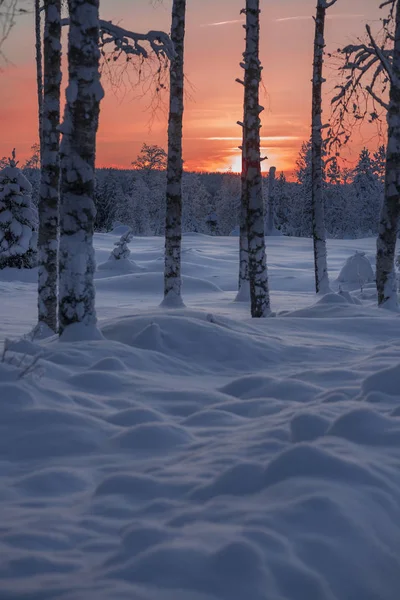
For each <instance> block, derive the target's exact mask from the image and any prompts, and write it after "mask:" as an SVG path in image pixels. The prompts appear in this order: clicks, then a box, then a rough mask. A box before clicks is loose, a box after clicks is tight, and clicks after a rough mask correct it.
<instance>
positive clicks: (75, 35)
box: [59, 0, 104, 335]
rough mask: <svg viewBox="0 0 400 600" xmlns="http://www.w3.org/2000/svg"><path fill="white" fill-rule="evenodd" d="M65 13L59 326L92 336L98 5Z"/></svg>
mask: <svg viewBox="0 0 400 600" xmlns="http://www.w3.org/2000/svg"><path fill="white" fill-rule="evenodd" d="M68 8H69V18H70V26H69V38H68V74H69V82H68V87H67V90H66V106H65V115H64V122H63V124H62V127H61V132H62V134H63V139H62V143H61V177H62V178H61V206H60V262H59V267H60V291H59V322H60V332H61V333H62V332H63V331H64V330H65V329H66V328H67V327H68V326H71V325H73V324H82V325H84V326H87V330H86V332H87V335H90V330H92V331H93V329H94V328H95V325H96V321H97V319H96V311H95V288H94V282H93V275H94V272H95V258H94V250H93V230H94V221H95V213H96V211H95V205H94V182H95V176H94V175H95V174H94V169H95V155H96V133H97V127H98V120H99V111H100V101H101V99H102V98H103V95H104V93H103V88H102V87H101V84H100V74H99V59H100V52H99V47H98V40H99V0H69V1H68ZM89 328H90V329H89ZM75 329H76V328H75ZM83 331H84V330H82V335H84V333H83ZM86 332H85V334H86Z"/></svg>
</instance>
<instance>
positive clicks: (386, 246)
mask: <svg viewBox="0 0 400 600" xmlns="http://www.w3.org/2000/svg"><path fill="white" fill-rule="evenodd" d="M387 120H388V144H387V152H386V172H385V196H384V201H383V204H382V209H381V216H380V223H379V233H378V240H377V255H376V287H377V290H378V305H379V306H385V307H387V308H392V307H393V308H396V307H397V289H396V287H397V286H396V285H395V276H394V270H395V267H394V259H395V252H396V240H397V231H398V222H399V212H400V202H399V196H400V3H399V2H398V3H397V8H396V29H395V39H394V49H393V63H392V77H391V85H390V101H389V110H388V115H387Z"/></svg>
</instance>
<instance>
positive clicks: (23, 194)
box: [0, 150, 38, 269]
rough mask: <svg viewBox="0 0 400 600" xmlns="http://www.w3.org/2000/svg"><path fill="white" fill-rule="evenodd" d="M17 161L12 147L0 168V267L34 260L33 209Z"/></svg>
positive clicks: (24, 265)
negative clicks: (6, 159) (6, 162)
mask: <svg viewBox="0 0 400 600" xmlns="http://www.w3.org/2000/svg"><path fill="white" fill-rule="evenodd" d="M17 165H18V163H17V161H16V160H15V150H14V151H13V153H12V158H11V159H10V160H9V164H8V165H7V166H6V167H5V168H4V169H3V170H2V171H1V172H0V269H4V268H5V267H14V268H17V269H31V268H33V267H35V266H36V264H37V250H36V246H37V226H38V219H37V212H36V209H35V207H34V205H33V203H32V198H31V185H30V183H29V181H28V180H27V179H26V177H25V176H24V175H23V174H22V172H21V170H20V169H19V168H18V166H17Z"/></svg>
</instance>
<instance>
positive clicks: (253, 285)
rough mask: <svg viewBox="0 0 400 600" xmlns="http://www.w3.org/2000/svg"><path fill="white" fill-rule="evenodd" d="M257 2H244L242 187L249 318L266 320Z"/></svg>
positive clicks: (267, 311)
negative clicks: (244, 211) (248, 284)
mask: <svg viewBox="0 0 400 600" xmlns="http://www.w3.org/2000/svg"><path fill="white" fill-rule="evenodd" d="M259 6H260V0H246V8H245V9H244V12H245V14H246V50H245V52H244V54H243V57H244V62H243V64H242V67H243V69H244V73H245V75H244V90H245V91H244V122H243V153H244V158H243V184H244V190H243V193H244V205H245V207H246V209H247V239H248V252H249V280H250V301H251V316H252V317H266V316H268V315H269V313H270V301H269V289H268V273H267V265H266V253H265V237H264V202H263V194H262V177H261V157H260V128H261V120H260V113H261V111H262V110H263V108H262V107H261V106H260V105H259V87H260V81H261V69H262V67H261V64H260V60H259V38H260V9H259Z"/></svg>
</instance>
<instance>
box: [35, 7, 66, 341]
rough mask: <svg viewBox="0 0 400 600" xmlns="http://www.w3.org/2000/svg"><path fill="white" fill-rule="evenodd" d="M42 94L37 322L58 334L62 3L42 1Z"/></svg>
mask: <svg viewBox="0 0 400 600" xmlns="http://www.w3.org/2000/svg"><path fill="white" fill-rule="evenodd" d="M44 8H45V17H44V18H45V25H44V45H43V54H44V95H43V132H42V144H41V149H42V161H41V162H42V167H41V182H40V194H39V235H38V253H39V285H38V322H39V325H41V324H44V325H47V327H49V328H50V329H51V330H52V331H53V332H54V333H55V332H57V287H58V226H59V187H60V154H59V150H60V134H59V130H58V128H59V125H60V87H61V0H44Z"/></svg>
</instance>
